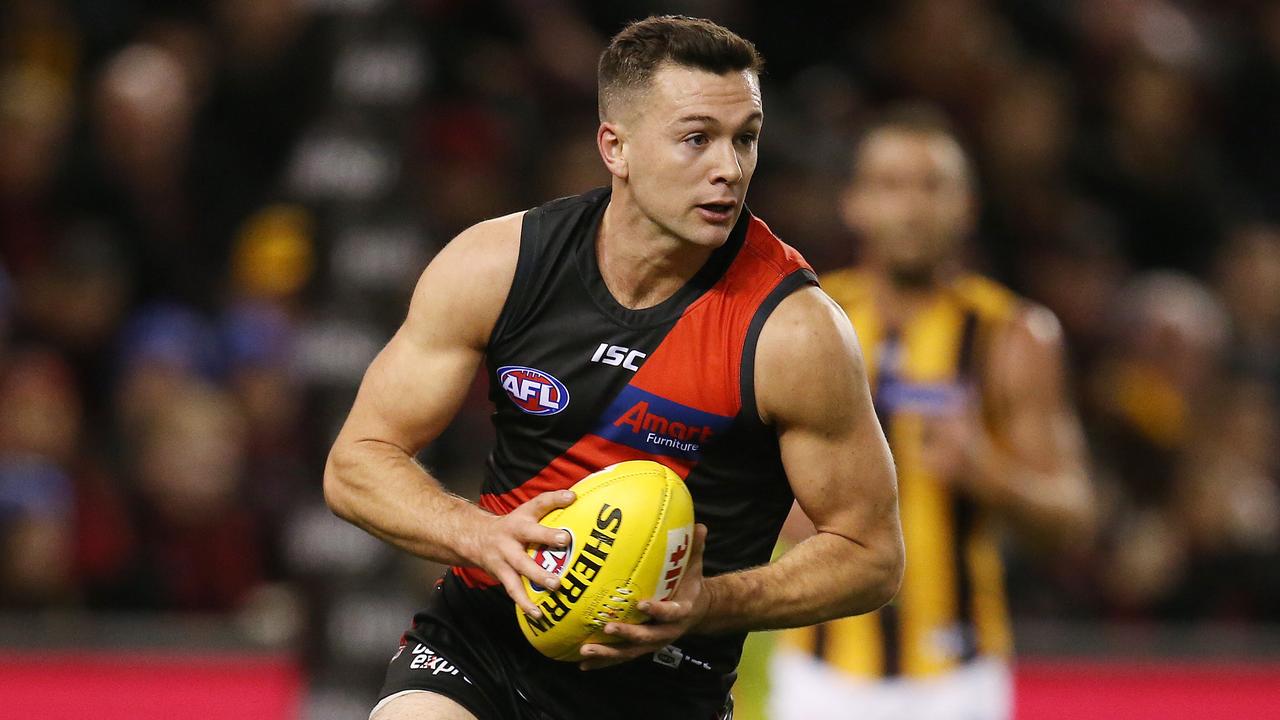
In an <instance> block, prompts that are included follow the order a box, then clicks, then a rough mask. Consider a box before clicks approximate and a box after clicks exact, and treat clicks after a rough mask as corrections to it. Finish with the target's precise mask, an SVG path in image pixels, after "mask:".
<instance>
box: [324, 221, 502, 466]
mask: <svg viewBox="0 0 1280 720" xmlns="http://www.w3.org/2000/svg"><path fill="white" fill-rule="evenodd" d="M519 222H520V220H519V216H510V217H508V218H502V219H499V220H494V221H489V222H487V223H482V224H481V225H479V226H476V227H475V228H472V229H471V230H468V231H467V232H465V233H463V234H462V235H460V236H459V237H458V238H456V239H455V240H454V241H453V242H452V243H450V244H449V245H448V246H446V247H445V249H444V250H442V251H441V252H440V254H439V255H437V257H436V258H435V259H434V260H432V262H431V264H430V265H429V266H428V267H427V269H426V270H425V271H424V272H423V274H422V277H421V278H420V279H419V281H418V285H417V287H416V289H415V290H414V294H413V299H412V301H411V302H410V305H409V311H408V314H407V316H406V318H405V321H404V323H403V324H402V325H401V326H400V329H399V330H397V331H396V334H395V335H394V336H393V337H392V338H391V340H390V342H388V343H387V345H386V347H384V348H383V349H382V351H381V352H380V353H378V356H377V357H376V358H375V359H374V361H373V362H372V363H371V364H370V365H369V368H368V370H367V371H366V372H365V376H364V379H363V381H362V382H361V384H360V390H359V392H358V393H357V395H356V400H355V403H354V404H353V406H352V409H351V414H350V415H349V416H348V418H347V423H346V425H345V426H344V427H343V430H342V433H341V435H340V436H339V440H340V441H348V442H359V441H364V440H374V441H379V442H385V443H389V444H392V445H395V446H396V447H399V448H400V449H402V450H404V451H405V452H406V453H408V454H410V455H412V454H414V453H416V452H417V451H418V450H419V449H421V448H422V447H423V446H424V445H426V444H427V443H429V442H431V441H432V440H434V439H435V438H436V437H437V436H438V435H439V434H440V433H441V432H442V431H443V430H444V428H445V427H446V426H447V425H448V423H449V421H450V420H451V419H452V418H453V416H454V415H455V414H456V413H457V411H458V408H459V407H460V406H461V404H462V402H463V400H464V399H465V398H466V396H467V393H468V391H469V389H470V387H471V384H472V381H473V380H474V378H475V373H476V368H477V367H478V366H479V364H480V361H481V359H482V358H483V355H484V350H485V346H486V344H487V342H488V339H489V334H490V333H491V332H492V330H493V327H494V324H495V323H496V322H497V318H498V315H499V313H500V312H501V309H502V306H503V304H504V303H505V300H506V296H507V292H508V290H509V288H510V286H511V281H512V277H513V276H514V274H515V264H516V257H517V255H518V250H519V245H518V243H519Z"/></svg>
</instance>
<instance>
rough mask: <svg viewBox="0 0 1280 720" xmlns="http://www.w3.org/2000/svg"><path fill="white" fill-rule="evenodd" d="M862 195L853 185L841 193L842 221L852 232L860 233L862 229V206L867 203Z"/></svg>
mask: <svg viewBox="0 0 1280 720" xmlns="http://www.w3.org/2000/svg"><path fill="white" fill-rule="evenodd" d="M862 195H863V194H862V193H860V192H858V190H857V188H855V187H854V186H853V184H852V183H850V184H848V185H845V187H844V190H842V191H841V193H840V219H841V220H843V221H844V226H845V227H846V228H848V229H850V230H854V231H860V230H861V229H862V220H863V210H862V204H863V203H864V202H865V200H864V199H863V197H862Z"/></svg>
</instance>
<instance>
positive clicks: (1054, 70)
mask: <svg viewBox="0 0 1280 720" xmlns="http://www.w3.org/2000/svg"><path fill="white" fill-rule="evenodd" d="M652 12H683V13H688V14H693V15H699V16H705V17H710V18H712V19H715V20H717V21H720V22H722V23H724V24H726V25H728V26H729V27H731V28H733V29H734V30H736V31H738V32H739V33H741V34H743V35H744V36H746V37H748V38H751V39H752V40H754V41H755V42H756V43H757V45H758V46H759V48H760V50H761V51H762V52H763V54H764V55H765V57H766V59H767V61H768V67H767V72H766V74H765V76H764V78H763V86H764V96H765V107H766V110H767V116H768V121H767V123H766V128H765V133H764V136H763V142H762V146H761V155H760V167H759V170H758V172H757V175H756V179H755V181H754V183H753V186H752V189H751V193H750V203H751V206H752V207H753V208H754V209H755V210H756V211H757V212H759V213H760V214H761V216H762V217H764V218H765V219H766V220H767V221H769V222H770V224H771V225H772V226H773V228H774V229H775V230H776V231H777V232H778V233H779V234H780V235H781V236H782V237H783V238H784V239H785V240H787V241H788V242H790V243H791V244H793V245H795V246H796V247H798V248H799V249H800V250H801V251H802V252H803V253H804V254H805V255H806V256H807V257H808V259H809V260H810V261H811V262H812V263H813V264H814V265H815V266H816V267H817V268H818V269H819V270H829V269H832V268H834V267H837V266H839V265H841V264H845V263H848V262H850V261H852V260H854V259H855V258H856V239H855V238H853V237H851V236H850V235H849V233H848V232H847V231H846V230H844V229H843V228H842V227H841V225H840V223H839V219H838V217H837V216H836V211H835V207H836V203H835V193H836V192H837V189H838V187H839V184H840V182H841V181H842V177H843V174H844V173H845V171H846V165H847V152H848V148H849V144H850V140H851V138H852V136H853V133H854V132H855V131H856V130H857V128H858V127H859V125H860V123H861V122H863V121H865V120H866V118H868V117H869V116H871V115H872V114H874V113H875V112H876V110H877V109H878V108H880V107H883V106H884V105H885V104H886V103H888V102H891V101H893V100H897V99H904V98H926V99H929V100H932V101H934V102H936V103H938V104H940V105H941V106H942V107H944V108H945V109H946V110H947V111H948V112H949V113H950V114H951V115H952V117H953V119H954V120H955V121H956V123H957V125H958V126H959V128H960V129H961V131H962V133H963V135H964V139H965V141H966V143H967V144H968V146H969V148H970V150H971V152H972V153H973V154H974V156H975V158H976V164H977V171H978V175H979V178H980V184H981V193H982V208H983V212H982V221H981V228H980V231H979V232H978V233H977V235H976V237H975V238H974V243H973V247H972V257H973V261H974V263H975V264H976V265H977V267H980V268H982V269H984V270H986V271H987V272H990V273H992V274H993V275H994V276H995V277H996V278H998V279H1000V280H1002V281H1004V282H1006V283H1008V284H1010V285H1011V286H1013V287H1014V288H1016V289H1017V290H1019V291H1020V292H1022V293H1025V294H1026V295H1028V296H1030V297H1032V298H1034V299H1036V300H1038V301H1040V302H1042V303H1044V304H1046V305H1048V306H1049V307H1050V308H1052V309H1053V310H1054V311H1055V312H1057V313H1058V315H1059V317H1060V318H1061V319H1062V320H1063V323H1064V325H1065V327H1066V330H1067V333H1068V338H1069V344H1070V349H1071V353H1072V361H1073V367H1072V370H1073V380H1074V387H1075V392H1076V398H1077V402H1078V404H1079V407H1080V409H1081V411H1082V413H1083V416H1084V418H1085V421H1086V424H1087V430H1088V434H1089V442H1090V450H1091V461H1092V463H1093V470H1094V478H1095V481H1096V485H1097V488H1098V494H1099V497H1100V501H1101V517H1102V521H1103V522H1102V528H1101V531H1100V532H1099V535H1098V537H1097V539H1096V542H1094V543H1093V544H1091V545H1089V546H1085V547H1078V548H1073V549H1072V550H1071V551H1070V552H1069V553H1067V554H1066V555H1065V556H1052V557H1051V556H1047V555H1045V554H1043V553H1042V552H1040V551H1039V550H1038V549H1036V548H1027V547H1019V546H1015V545H1012V544H1011V545H1010V546H1009V547H1008V554H1009V558H1010V562H1011V571H1010V577H1009V581H1010V591H1011V593H1012V598H1013V608H1014V610H1015V613H1016V615H1017V617H1018V619H1019V626H1018V635H1019V649H1020V668H1021V670H1020V675H1019V688H1020V693H1019V703H1020V708H1021V710H1020V715H1019V717H1023V718H1031V717H1106V716H1109V715H1114V716H1116V717H1120V716H1124V717H1139V715H1138V714H1136V713H1138V712H1140V711H1141V710H1144V709H1145V711H1149V712H1153V713H1157V712H1158V713H1159V716H1161V717H1166V718H1170V717H1197V718H1208V717H1219V716H1221V717H1233V718H1240V717H1248V716H1253V717H1263V716H1269V717H1275V716H1276V715H1275V714H1267V713H1273V712H1275V713H1280V710H1277V709H1276V705H1277V704H1278V703H1280V699H1277V698H1276V695H1277V694H1280V691H1277V690H1276V688H1277V687H1280V670H1278V669H1277V668H1280V633H1278V632H1277V630H1276V627H1277V623H1280V414H1278V412H1280V405H1278V397H1280V396H1278V395H1277V390H1278V389H1280V384H1278V383H1280V353H1278V352H1277V350H1278V349H1280V347H1278V346H1280V217H1278V215H1280V3H1275V2H1264V1H1261V0H1221V1H1217V2H1210V1H1209V0H1203V1H1200V2H1192V1H1190V0H1187V1H1182V2H1178V1H1175V0H1076V1H1074V2H1056V1H1053V0H1005V1H997V0H911V1H908V2H889V1H887V0H885V1H880V2H863V3H826V2H821V3H820V2H808V1H806V0H793V1H791V2H787V3H769V2H731V1H729V0H723V1H716V0H703V1H699V0H687V1H685V2H673V3H646V2H618V3H591V2H567V1H565V2H557V1H555V0H509V1H507V2H491V3H470V2H463V1H462V0H417V1H410V0H404V1H399V2H398V1H396V0H213V1H206V2H183V3H179V2H171V3H165V2H158V1H149V0H119V1H116V2H99V1H97V0H6V2H4V3H3V5H2V6H0V698H7V700H4V699H0V717H50V718H52V717H63V716H64V715H62V714H60V713H63V712H65V713H66V715H65V716H66V717H71V716H72V714H71V713H73V712H77V710H83V707H84V703H86V702H87V703H91V704H92V706H94V707H96V708H97V710H98V713H99V715H98V716H99V717H112V713H113V712H117V711H118V712H120V713H121V716H128V717H133V718H144V717H173V716H175V715H174V711H173V710H172V708H173V707H175V706H176V707H185V708H187V710H188V712H187V713H186V716H190V717H210V718H213V717H262V718H269V717H270V718H275V717H300V718H307V719H308V720H320V719H327V718H340V717H342V718H349V717H362V716H363V714H364V713H366V712H367V708H368V707H369V704H370V702H371V701H372V699H373V697H372V693H373V692H374V691H375V688H376V687H377V685H378V683H379V680H380V677H381V673H382V668H383V666H384V664H385V661H386V659H387V658H388V657H389V656H390V653H391V652H392V651H393V650H394V645H395V640H396V638H397V637H398V636H399V633H400V631H401V629H402V627H403V626H404V625H405V623H406V621H407V620H408V618H409V616H410V613H411V611H412V609H413V607H414V606H415V605H416V603H417V602H418V601H419V599H420V598H421V597H422V594H423V592H424V591H425V588H426V587H428V584H429V582H430V581H431V579H432V578H433V577H434V575H435V573H436V572H437V570H438V569H437V568H433V567H430V566H429V565H428V564H426V563H423V562H420V561H416V560H413V559H411V558H407V557H404V556H401V555H398V554H396V553H395V552H393V551H391V550H390V549H389V548H387V547H386V546H383V545H382V544H380V543H379V542H377V541H375V540H373V539H372V538H370V537H367V536H365V535H363V534H362V533H360V532H359V531H357V530H355V529H353V528H351V527H348V526H345V525H343V524H342V523H341V522H340V521H338V520H337V519H335V518H333V517H332V516H331V515H330V514H329V513H328V511H327V510H326V509H325V507H324V505H323V501H322V498H321V492H320V476H321V467H322V464H323V460H324V456H325V452H326V450H327V447H328V443H329V440H330V438H331V437H332V435H333V434H334V433H335V432H336V428H337V426H338V424H339V423H340V422H341V420H342V418H343V416H344V414H345V412H346V410H347V408H348V407H349V403H350V401H351V398H352V396H353V393H354V390H355V387H356V384H357V382H358V380H359V378H360V375H361V373H362V371H363V369H364V367H365V365H366V364H367V363H368V361H369V360H370V359H371V358H372V356H373V355H374V353H376V352H377V350H378V348H379V347H380V346H381V345H382V343H383V342H385V340H386V339H387V338H388V337H389V335H390V333H391V332H392V331H393V329H394V327H395V326H396V324H397V323H398V321H399V320H400V319H401V317H402V314H403V312H404V309H405V306H406V302H407V298H408V294H409V291H410V289H411V287H412V283H413V282H414V280H415V279H416V276H417V274H418V272H419V270H420V268H421V267H422V266H423V265H424V264H425V262H426V261H427V260H429V259H430V257H431V256H432V254H433V253H434V252H435V251H436V250H437V249H438V248H439V247H440V246H441V244H442V243H444V242H446V241H447V239H448V238H450V237H451V236H452V235H453V234H454V233H456V232H458V231H459V230H461V229H462V228H464V227H466V226H467V225H469V224H470V223H472V222H475V221H477V220H479V219H482V218H485V217H489V216H494V215H499V214H504V213H507V212H511V211H515V210H519V209H522V208H526V207H529V206H532V205H535V204H538V203H540V202H542V201H544V200H546V199H550V198H553V197H557V196H561V195H566V194H573V193H576V192H579V191H581V190H584V189H587V188H589V187H592V186H595V185H599V184H604V183H605V182H606V179H607V178H606V175H605V173H604V172H603V170H602V168H601V167H600V164H599V161H598V158H597V156H596V153H595V149H594V144H593V135H594V128H595V104H594V103H595V98H594V91H595V60H596V57H597V55H598V53H599V51H600V50H601V49H602V47H603V45H604V43H605V42H606V40H607V38H608V37H609V36H610V35H611V34H612V33H613V32H615V31H616V30H617V29H619V28H620V27H621V25H622V23H623V22H625V21H626V20H627V19H631V18H636V17H642V16H644V15H647V14H650V13H652ZM483 383H484V380H483V379H477V383H476V385H475V388H474V392H473V393H472V395H471V396H470V401H469V402H468V403H467V404H466V406H465V408H464V410H463V412H462V414H461V415H460V416H459V418H458V420H457V422H456V423H455V424H454V425H453V427H452V428H451V429H450V430H449V431H448V433H447V434H446V435H445V436H444V437H442V438H441V439H440V440H439V441H438V442H436V443H435V444H434V445H433V446H432V447H431V448H430V449H429V450H428V451H426V452H425V453H424V455H423V460H424V462H426V463H427V464H428V465H429V466H430V467H432V468H433V469H434V470H436V471H438V472H439V473H440V474H441V475H442V476H443V477H444V478H447V479H448V480H449V482H450V483H452V486H453V487H454V488H455V489H457V490H458V491H459V492H462V493H464V494H465V493H474V492H475V489H476V484H477V482H478V479H479V477H480V469H479V468H480V463H481V461H482V458H483V455H484V452H485V448H486V445H487V443H488V440H489V437H490V429H489V427H488V424H487V422H488V420H487V409H486V402H485V399H484V398H485V395H484V384H483ZM424 521H425V522H429V521H430V519H429V518H424ZM767 642H768V640H767V637H766V638H762V639H760V640H757V641H756V646H757V648H756V649H757V650H759V649H760V646H763V645H767ZM1228 692H1229V693H1241V692H1243V693H1245V695H1244V696H1238V697H1244V698H1245V699H1244V700H1242V701H1241V703H1240V705H1239V706H1237V707H1235V708H1230V707H1227V706H1225V705H1221V704H1216V705H1213V706H1209V705H1200V703H1204V702H1206V698H1218V701H1220V700H1221V698H1224V697H1227V695H1226V694H1223V693H1228ZM758 693H759V687H758V684H757V686H755V687H753V688H748V689H746V690H745V700H746V702H744V706H745V707H744V712H743V715H744V716H747V717H755V716H756V715H755V714H753V713H752V712H751V708H752V705H753V697H754V696H755V695H758ZM1248 693H1252V694H1251V695H1250V694H1248ZM1064 702H1065V703H1067V704H1066V705H1062V704H1061V703H1064ZM1081 702H1093V703H1096V704H1095V705H1094V706H1092V709H1091V710H1086V709H1084V706H1081V705H1079V703H1081ZM1215 702H1217V701H1215ZM23 703H27V704H25V705H24V704H23ZM166 703H170V704H166ZM237 703H238V704H237ZM1055 703H1057V704H1055ZM1071 703H1076V705H1075V706H1073V705H1071ZM1125 703H1128V705H1126V704H1125ZM1268 703H1270V704H1268ZM1072 707H1074V708H1075V709H1074V710H1073V709H1070V708H1072ZM1210 707H1212V708H1213V709H1212V710H1210V709H1208V708H1210ZM1054 708H1059V710H1058V711H1060V712H1061V714H1060V715H1054V714H1053V713H1054V712H1055V709H1054ZM1061 708H1067V709H1066V710H1062V709H1061ZM11 713H12V714H11ZM1180 713H1181V714H1180ZM1219 713H1220V714H1219ZM1259 713H1262V714H1259ZM74 716H75V717H80V714H76V715H74Z"/></svg>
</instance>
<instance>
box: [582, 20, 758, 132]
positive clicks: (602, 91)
mask: <svg viewBox="0 0 1280 720" xmlns="http://www.w3.org/2000/svg"><path fill="white" fill-rule="evenodd" d="M664 62H671V63H675V64H676V65H683V66H685V67H691V68H697V69H699V70H706V71H708V72H713V73H715V74H717V75H723V74H724V73H727V72H733V71H742V70H751V71H752V72H754V73H756V74H757V75H758V74H759V73H760V70H761V68H763V67H764V59H763V58H762V57H760V53H759V52H757V51H756V46H755V45H753V44H752V43H751V41H750V40H746V39H744V38H742V37H740V36H739V35H737V34H736V33H734V32H733V31H731V30H729V29H728V28H725V27H723V26H721V25H717V24H716V23H714V22H711V21H710V20H704V19H701V18H692V17H688V16H685V15H656V16H652V17H647V18H645V19H644V20H637V21H635V22H632V23H630V24H629V25H627V26H626V27H625V28H623V29H622V31H621V32H619V33H618V34H617V35H614V36H613V40H611V41H610V42H609V47H607V48H605V50H604V52H603V53H601V54H600V65H599V67H598V74H597V78H598V82H599V106H600V119H601V120H604V119H605V116H606V113H607V109H608V108H609V107H610V106H611V105H612V104H613V102H614V101H615V100H616V99H617V98H618V96H619V95H622V94H624V93H627V92H629V91H632V90H636V89H640V88H645V87H647V86H648V85H649V82H650V81H651V80H652V79H653V74H654V71H655V70H657V68H658V66H659V65H661V64H662V63H664Z"/></svg>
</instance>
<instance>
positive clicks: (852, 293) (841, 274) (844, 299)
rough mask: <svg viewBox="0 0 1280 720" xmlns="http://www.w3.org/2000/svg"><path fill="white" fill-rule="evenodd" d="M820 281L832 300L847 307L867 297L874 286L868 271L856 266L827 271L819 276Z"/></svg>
mask: <svg viewBox="0 0 1280 720" xmlns="http://www.w3.org/2000/svg"><path fill="white" fill-rule="evenodd" d="M818 283H819V284H820V285H821V286H822V289H823V290H824V291H826V293H827V294H828V295H830V296H831V299H832V300H835V301H836V302H837V303H838V304H839V305H840V306H841V307H843V308H846V309H847V308H849V307H850V306H852V305H855V304H857V303H858V301H859V300H861V299H862V298H864V297H866V296H867V295H868V294H869V293H870V292H871V286H872V283H871V281H870V278H869V276H868V274H867V272H866V271H865V270H863V269H860V268H858V267H854V266H849V267H843V268H840V269H838V270H832V271H830V272H825V273H823V274H821V275H819V276H818Z"/></svg>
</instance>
